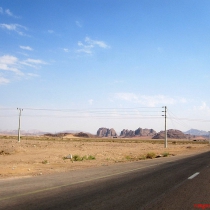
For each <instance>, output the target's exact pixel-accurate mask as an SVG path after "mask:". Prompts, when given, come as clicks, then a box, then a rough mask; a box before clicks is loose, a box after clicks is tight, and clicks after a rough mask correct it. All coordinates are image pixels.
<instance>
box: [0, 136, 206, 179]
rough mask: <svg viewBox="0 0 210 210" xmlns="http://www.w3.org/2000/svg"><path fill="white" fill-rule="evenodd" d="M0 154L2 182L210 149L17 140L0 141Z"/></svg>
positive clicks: (183, 145)
mask: <svg viewBox="0 0 210 210" xmlns="http://www.w3.org/2000/svg"><path fill="white" fill-rule="evenodd" d="M70 138H72V136H71V137H70ZM0 151H1V152H0V178H1V179H3V178H8V177H18V176H38V175H42V174H49V173H55V172H62V171H69V170H78V169H82V168H88V167H96V166H102V165H103V166H105V165H110V164H115V163H118V162H127V161H136V160H143V159H145V157H146V156H147V154H148V153H151V152H152V153H154V154H155V155H156V156H159V157H163V156H170V155H180V154H189V153H198V152H201V151H209V146H208V144H203V143H196V144H195V143H193V142H191V143H183V142H181V141H176V144H174V143H172V142H169V143H168V148H167V149H166V148H164V144H163V143H162V142H158V141H157V142H156V141H155V140H153V141H151V140H148V142H147V141H143V140H139V141H136V142H135V141H133V142H129V141H128V142H127V140H125V139H124V140H122V141H120V140H119V139H117V140H116V141H115V140H113V139H104V140H100V141H97V140H94V139H88V140H87V139H77V138H72V139H69V138H66V139H58V140H55V139H53V140H50V139H47V140H44V139H41V140H40V138H37V139H35V138H34V139H33V140H21V142H20V143H19V142H18V141H17V140H16V139H15V140H14V139H0ZM166 154H167V155H166ZM69 155H70V156H72V157H73V156H77V157H81V158H77V159H74V160H78V161H73V160H72V159H67V158H65V157H67V156H69ZM89 157H91V158H89Z"/></svg>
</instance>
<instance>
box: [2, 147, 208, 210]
mask: <svg viewBox="0 0 210 210" xmlns="http://www.w3.org/2000/svg"><path fill="white" fill-rule="evenodd" d="M198 204H199V205H200V204H210V152H209V151H208V152H205V153H201V154H198V155H189V156H174V157H168V158H158V159H154V160H145V161H138V162H132V163H123V164H115V165H112V166H101V167H98V168H91V169H86V170H79V171H69V172H66V173H59V174H53V175H42V176H37V177H31V178H21V179H8V180H0V209H4V210H7V209H8V210H10V209H15V210H24V209H26V210H37V209H39V210H40V209H41V210H44V209H52V210H54V209H59V210H62V209H70V210H71V209H75V210H83V209H85V210H87V209H100V210H103V209H117V210H118V209H119V210H121V209H122V210H126V209H129V210H130V209H196V208H198V209H199V208H200V207H199V206H198ZM208 208H210V205H209V207H208ZM200 209H201V208H200Z"/></svg>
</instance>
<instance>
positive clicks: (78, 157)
mask: <svg viewBox="0 0 210 210" xmlns="http://www.w3.org/2000/svg"><path fill="white" fill-rule="evenodd" d="M72 160H73V161H82V160H83V158H82V157H80V156H79V155H74V156H73V157H72Z"/></svg>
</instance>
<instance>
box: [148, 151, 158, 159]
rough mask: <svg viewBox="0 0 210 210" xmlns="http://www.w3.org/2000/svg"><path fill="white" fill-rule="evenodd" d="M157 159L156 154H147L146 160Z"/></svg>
mask: <svg viewBox="0 0 210 210" xmlns="http://www.w3.org/2000/svg"><path fill="white" fill-rule="evenodd" d="M155 157H156V154H155V153H154V152H149V153H147V155H146V158H147V159H152V158H155Z"/></svg>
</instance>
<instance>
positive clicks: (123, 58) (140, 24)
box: [0, 0, 210, 133]
mask: <svg viewBox="0 0 210 210" xmlns="http://www.w3.org/2000/svg"><path fill="white" fill-rule="evenodd" d="M209 12H210V2H209V1H207V0H203V1H200V0H182V1H170V0H150V1H148V0H141V1H139V0H129V1H128V0H124V1H122V0H74V1H73V0H62V1H61V0H36V1H26V0H15V1H12V0H7V1H6V0H0V46H1V47H0V97H1V99H2V100H1V102H0V117H1V122H2V123H1V127H0V129H1V130H5V129H8V130H11V129H17V123H18V110H16V108H17V107H20V108H23V109H24V110H23V113H22V129H23V130H29V129H39V130H45V131H50V132H57V131H62V130H83V131H89V132H91V133H96V131H97V129H98V128H99V127H108V128H111V127H113V128H115V130H116V131H117V132H120V131H121V130H122V129H124V128H125V129H131V130H134V129H137V128H138V127H142V128H153V129H155V130H156V131H160V130H163V129H164V119H163V117H161V111H162V110H163V109H162V108H161V107H162V106H167V107H168V128H173V129H180V130H182V131H186V130H188V129H190V128H196V129H201V130H210V97H209V89H210V82H209V79H210V71H209V67H210V39H209V37H210V25H209V22H210V16H209ZM142 107H146V108H142ZM41 109H44V110H41ZM154 110H155V111H157V112H154ZM99 112H100V113H99ZM145 113H146V114H145ZM154 113H155V117H157V116H159V117H157V118H152V117H154ZM102 115H103V116H102ZM101 116H102V117H101Z"/></svg>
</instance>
